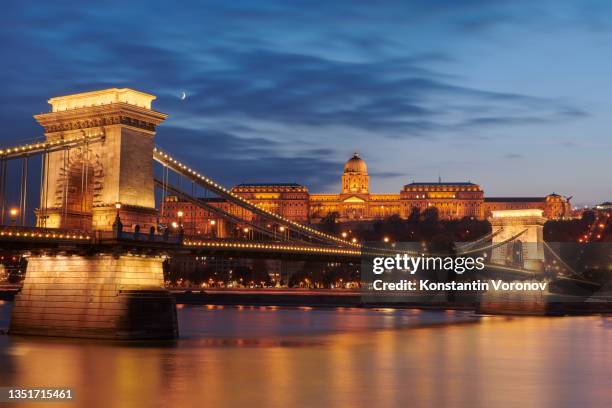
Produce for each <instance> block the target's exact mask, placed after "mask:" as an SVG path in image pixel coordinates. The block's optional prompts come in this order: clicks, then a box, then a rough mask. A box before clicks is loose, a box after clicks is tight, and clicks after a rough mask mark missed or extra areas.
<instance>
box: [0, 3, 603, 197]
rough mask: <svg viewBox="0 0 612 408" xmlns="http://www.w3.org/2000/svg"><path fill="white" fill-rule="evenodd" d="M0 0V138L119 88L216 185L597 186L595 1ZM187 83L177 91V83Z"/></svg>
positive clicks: (23, 134) (19, 135) (6, 140)
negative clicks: (159, 118) (51, 111)
mask: <svg viewBox="0 0 612 408" xmlns="http://www.w3.org/2000/svg"><path fill="white" fill-rule="evenodd" d="M36 3H37V4H35V2H27V1H11V0H9V1H8V2H3V6H2V9H3V11H2V17H1V20H2V24H0V44H1V45H0V47H1V48H0V60H1V61H2V74H3V75H1V76H0V89H2V93H1V95H0V103H1V106H2V109H1V110H0V119H1V120H2V123H3V130H2V132H1V135H0V144H1V145H7V144H12V143H11V142H12V141H17V140H20V139H21V140H24V139H31V138H34V137H38V136H40V135H41V134H42V129H41V128H40V127H38V125H37V124H36V123H35V122H34V120H33V119H32V114H34V113H38V112H41V111H46V110H48V105H47V104H46V100H47V99H48V98H49V97H52V96H58V95H64V94H69V93H73V92H82V91H88V90H95V89H100V88H105V87H132V88H135V89H139V90H143V91H145V92H150V93H153V94H155V95H157V96H158V100H157V101H155V104H154V106H155V108H156V109H157V110H159V111H162V112H165V113H168V114H169V115H170V117H169V119H168V121H167V122H166V123H165V124H163V125H162V126H161V127H160V128H159V131H158V144H160V145H161V146H162V147H166V148H168V149H169V150H171V151H172V152H174V153H175V154H176V155H177V156H179V157H180V158H181V159H184V160H185V161H187V162H189V163H192V164H193V165H194V166H195V167H197V168H199V169H200V170H202V171H203V172H204V173H206V174H208V175H210V176H211V177H214V178H217V179H219V180H220V181H221V182H223V183H224V184H228V185H231V184H235V183H240V182H265V181H296V182H299V183H303V184H305V185H307V186H308V187H309V188H310V190H311V191H314V192H323V191H329V192H335V191H337V190H338V189H339V180H340V174H341V171H342V164H343V162H344V161H345V160H346V159H347V158H348V157H350V155H351V153H352V152H353V151H355V150H358V151H359V152H361V154H362V156H363V157H364V158H365V159H366V161H367V163H368V166H369V170H370V173H371V175H372V180H371V189H372V190H373V191H376V192H387V191H389V192H397V191H399V190H400V188H401V186H402V185H403V184H406V183H408V182H410V181H413V180H415V181H428V180H436V179H437V177H438V174H440V175H441V176H442V178H443V179H446V180H453V181H463V180H471V181H473V182H477V183H480V184H481V185H482V187H483V188H484V189H485V192H486V194H487V195H543V194H546V193H550V192H552V191H555V192H558V193H562V194H567V195H574V197H575V199H574V201H575V203H577V204H581V203H595V202H600V201H603V200H604V199H611V198H612V183H611V182H610V177H609V175H610V167H611V166H612V165H611V164H610V163H611V162H612V140H611V138H610V129H611V128H612V126H611V125H612V120H611V115H610V110H611V109H610V108H611V102H612V96H611V90H612V89H611V88H612V86H611V85H612V80H611V75H610V72H612V64H611V62H612V49H611V48H612V6H610V5H608V4H609V2H606V1H575V2H567V1H566V2H564V1H541V2H537V4H535V3H536V2H532V1H525V2H521V1H508V2H503V1H484V0H483V1H454V0H448V1H415V2H410V1H386V2H382V1H381V2H375V1H355V0H353V1H346V2H344V1H324V2H318V1H310V0H309V1H296V2H283V1H279V2H273V1H263V0H258V1H218V2H217V1H174V2H158V1H146V2H140V3H137V2H127V1H123V2H107V1H96V2H92V3H88V2H84V1H78V2H67V1H46V2H36ZM182 91H185V92H186V93H187V98H186V99H185V100H181V99H180V95H181V92H182Z"/></svg>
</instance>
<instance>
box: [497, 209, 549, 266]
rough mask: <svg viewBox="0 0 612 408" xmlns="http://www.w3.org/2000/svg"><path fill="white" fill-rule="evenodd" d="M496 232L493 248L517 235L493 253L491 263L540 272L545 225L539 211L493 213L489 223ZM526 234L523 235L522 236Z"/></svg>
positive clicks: (502, 211)
mask: <svg viewBox="0 0 612 408" xmlns="http://www.w3.org/2000/svg"><path fill="white" fill-rule="evenodd" d="M489 221H490V222H491V226H492V229H493V234H494V236H493V244H496V243H499V242H504V241H506V240H508V239H510V238H512V237H514V236H515V235H517V234H520V233H521V232H522V234H521V235H520V236H518V237H517V238H516V239H515V240H513V241H511V242H509V243H507V244H504V245H500V246H498V247H497V248H495V249H493V254H492V256H491V262H492V263H495V264H499V265H510V266H517V267H520V268H524V269H529V270H533V271H541V270H542V263H543V262H544V232H543V231H544V223H545V222H546V218H544V217H543V216H542V210H540V209H525V210H500V211H493V215H492V217H491V218H490V219H489ZM523 231H524V232H523Z"/></svg>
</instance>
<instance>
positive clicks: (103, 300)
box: [10, 255, 178, 339]
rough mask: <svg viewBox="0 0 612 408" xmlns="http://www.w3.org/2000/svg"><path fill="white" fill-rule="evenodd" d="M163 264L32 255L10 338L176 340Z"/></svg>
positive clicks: (159, 261)
mask: <svg viewBox="0 0 612 408" xmlns="http://www.w3.org/2000/svg"><path fill="white" fill-rule="evenodd" d="M162 263H163V258H161V257H152V256H151V257H141V256H112V255H94V256H76V255H75V256H32V257H30V258H29V259H28V267H27V273H26V279H25V281H24V285H23V289H22V290H21V292H20V293H19V294H18V295H17V296H16V298H15V305H14V307H13V315H12V319H11V325H10V333H11V334H23V335H43V336H60V337H86V338H102V339H173V338H176V337H177V336H178V326H177V318H176V306H175V303H174V299H173V297H172V296H171V294H170V293H169V292H168V291H167V290H165V289H164V287H163V283H164V282H163V270H162Z"/></svg>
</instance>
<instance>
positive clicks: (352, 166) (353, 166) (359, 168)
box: [344, 152, 368, 174]
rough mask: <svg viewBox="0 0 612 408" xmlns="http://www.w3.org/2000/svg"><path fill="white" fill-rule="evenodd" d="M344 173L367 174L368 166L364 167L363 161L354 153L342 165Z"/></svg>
mask: <svg viewBox="0 0 612 408" xmlns="http://www.w3.org/2000/svg"><path fill="white" fill-rule="evenodd" d="M344 173H361V174H368V166H366V163H365V161H363V159H362V158H361V157H359V154H358V153H357V152H355V153H354V154H353V157H351V158H350V159H349V160H348V161H347V162H346V164H345V165H344Z"/></svg>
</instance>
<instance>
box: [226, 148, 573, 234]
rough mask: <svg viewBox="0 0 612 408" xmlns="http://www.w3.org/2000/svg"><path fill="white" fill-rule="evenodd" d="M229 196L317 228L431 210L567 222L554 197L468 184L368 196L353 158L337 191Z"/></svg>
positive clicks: (562, 203) (274, 187)
mask: <svg viewBox="0 0 612 408" xmlns="http://www.w3.org/2000/svg"><path fill="white" fill-rule="evenodd" d="M232 191H233V192H234V193H236V194H238V195H241V196H242V197H244V198H246V199H248V200H250V201H252V202H254V203H256V204H258V205H259V206H261V207H263V208H266V209H268V210H271V211H274V212H276V213H278V214H280V215H282V216H284V217H287V218H289V219H292V220H295V221H300V222H312V223H317V222H319V221H320V220H321V219H323V218H324V217H325V216H327V215H328V214H330V213H334V212H335V213H337V214H338V219H339V221H351V220H374V219H380V218H385V217H388V216H391V215H399V216H400V217H402V218H407V217H408V216H409V215H410V213H411V212H412V211H413V208H418V209H419V210H420V211H421V212H422V211H424V210H426V209H428V208H432V207H435V208H436V209H437V210H438V213H439V216H440V218H442V219H458V218H463V217H474V218H479V219H485V218H488V217H489V216H490V215H491V211H494V210H510V209H526V208H537V209H542V210H543V211H544V216H546V217H547V218H549V219H559V218H565V217H569V216H570V212H571V206H570V203H569V200H568V199H567V198H565V197H563V196H560V195H558V194H549V195H547V196H542V197H485V196H484V191H483V190H482V188H480V186H479V185H478V184H475V183H471V182H442V181H438V182H428V183H410V184H407V185H405V186H404V187H403V188H402V190H401V191H400V192H399V193H384V194H375V193H370V177H369V175H368V167H367V165H366V163H365V161H364V160H363V159H362V158H361V157H359V155H358V154H357V153H355V154H354V155H353V157H351V158H350V159H349V160H348V161H347V162H346V164H345V165H344V172H343V174H342V190H341V192H340V193H335V194H316V193H310V192H309V191H308V189H307V188H306V187H305V186H302V185H300V184H295V183H291V184H240V185H237V186H235V187H234V188H233V189H232Z"/></svg>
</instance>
